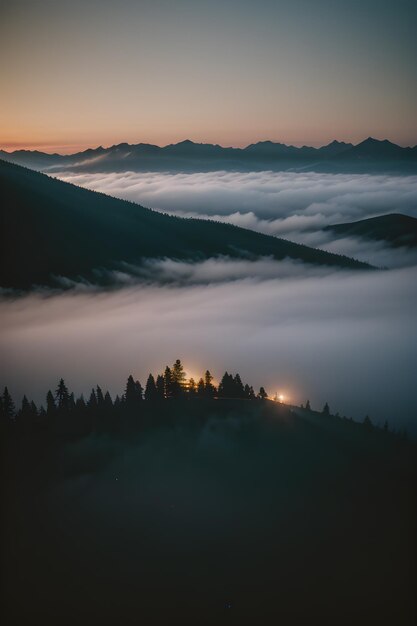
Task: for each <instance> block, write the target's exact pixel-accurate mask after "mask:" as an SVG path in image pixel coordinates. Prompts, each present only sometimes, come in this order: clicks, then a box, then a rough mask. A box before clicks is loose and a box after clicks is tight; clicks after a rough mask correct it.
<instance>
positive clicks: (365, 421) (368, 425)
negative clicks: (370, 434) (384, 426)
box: [363, 415, 374, 430]
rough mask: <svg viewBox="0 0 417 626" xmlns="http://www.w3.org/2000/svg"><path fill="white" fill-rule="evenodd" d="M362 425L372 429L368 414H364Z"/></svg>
mask: <svg viewBox="0 0 417 626" xmlns="http://www.w3.org/2000/svg"><path fill="white" fill-rule="evenodd" d="M363 425H364V427H365V429H366V430H372V429H373V427H374V425H373V424H372V420H371V418H370V417H369V415H366V416H365V419H364V420H363Z"/></svg>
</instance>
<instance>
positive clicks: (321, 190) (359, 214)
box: [58, 171, 417, 267]
mask: <svg viewBox="0 0 417 626" xmlns="http://www.w3.org/2000/svg"><path fill="white" fill-rule="evenodd" d="M58 176H59V177H60V178H62V179H63V180H66V181H69V182H72V183H74V184H77V185H81V186H84V187H87V188H89V189H94V190H96V191H101V192H104V193H107V194H109V195H112V196H116V197H118V198H122V199H126V200H131V201H134V202H138V203H139V204H142V205H144V206H148V207H150V208H153V209H157V210H161V211H164V212H167V213H170V214H173V215H178V216H182V217H202V218H206V219H215V220H218V221H221V222H228V223H231V224H235V225H237V226H242V227H243V228H250V229H252V230H256V231H259V232H262V233H265V234H268V235H276V236H279V237H285V238H286V239H290V240H292V241H296V242H298V243H305V244H307V245H310V246H313V247H320V248H323V249H326V250H329V251H330V252H336V253H340V254H346V255H347V256H353V257H355V258H358V259H360V260H364V261H367V262H369V263H371V264H374V265H377V266H387V267H401V266H406V265H414V264H416V262H417V254H416V252H415V251H410V250H409V249H407V248H402V249H395V250H394V249H392V248H391V247H390V246H388V245H385V244H384V243H383V242H375V241H370V240H368V241H365V242H364V241H363V240H360V239H353V238H346V239H343V240H336V241H333V237H332V234H331V233H330V232H323V231H322V228H323V227H324V226H327V225H329V224H337V223H344V222H353V221H356V220H362V219H366V218H368V217H374V216H377V215H383V214H386V213H405V214H406V215H411V216H415V217H417V177H416V176H388V175H371V174H363V175H354V174H318V173H314V172H306V173H299V172H297V173H294V172H279V173H276V172H269V171H265V172H249V173H243V172H222V171H219V172H209V173H197V174H171V173H160V172H157V173H153V172H143V173H141V172H123V173H103V174H99V173H94V174H77V173H71V172H62V173H60V174H58Z"/></svg>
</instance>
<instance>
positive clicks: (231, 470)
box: [0, 400, 417, 626]
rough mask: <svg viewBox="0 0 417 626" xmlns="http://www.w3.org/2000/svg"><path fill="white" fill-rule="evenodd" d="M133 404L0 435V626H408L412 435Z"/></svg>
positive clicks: (411, 611) (267, 411)
mask: <svg viewBox="0 0 417 626" xmlns="http://www.w3.org/2000/svg"><path fill="white" fill-rule="evenodd" d="M142 405H143V406H144V408H142V409H141V410H140V413H138V414H135V415H131V416H130V418H129V420H128V421H127V422H126V421H125V420H124V418H123V416H121V419H120V422H119V424H118V426H117V428H116V429H115V430H113V432H110V431H106V430H104V431H101V432H100V433H97V432H96V433H95V434H90V435H88V436H86V437H84V438H72V439H68V437H64V436H62V435H55V436H48V435H47V434H45V433H44V432H37V433H34V434H33V435H32V436H27V437H20V438H19V437H16V438H14V437H13V436H12V437H10V438H8V439H7V438H6V441H3V450H2V452H3V453H2V460H3V471H2V473H1V476H2V481H3V485H2V494H3V496H2V509H3V513H2V520H3V524H2V532H1V544H2V545H1V553H2V559H1V567H2V581H3V582H2V586H1V592H0V593H1V594H2V597H1V602H0V606H1V609H0V617H2V618H3V619H2V623H3V624H7V625H9V624H13V625H15V626H20V625H21V626H27V624H39V623H41V624H60V625H61V626H66V625H69V624H74V623H76V624H79V625H80V626H84V625H87V624H88V625H89V626H90V625H91V624H101V625H102V626H110V625H111V626H115V625H116V624H123V625H126V626H130V625H133V624H146V625H151V624H153V625H156V624H161V625H162V624H163V625H166V624H181V625H184V626H188V625H193V626H195V625H196V624H204V625H216V626H217V625H218V624H236V625H239V626H244V625H248V626H249V625H250V626H253V625H255V624H261V625H269V624H271V625H272V624H285V625H298V624H309V625H310V624H312V625H315V624H317V625H318V624H320V625H322V624H328V625H330V624H337V625H338V626H341V625H346V626H347V625H349V626H351V625H352V624H356V625H358V626H362V625H363V626H365V625H366V626H368V625H369V624H380V625H385V624H387V625H389V626H392V624H395V625H396V626H411V625H412V624H415V619H416V616H417V614H416V598H415V593H414V592H415V572H416V552H415V548H416V533H415V530H416V507H415V486H416V483H415V446H414V444H412V443H409V442H407V441H403V440H401V439H400V438H399V437H398V436H395V435H392V434H390V433H387V432H384V431H382V430H379V429H373V428H372V427H370V426H368V427H365V426H364V425H362V424H356V423H352V422H350V421H346V420H341V419H337V418H336V417H332V416H325V415H321V414H317V413H313V412H309V411H305V410H301V409H291V408H290V407H286V406H284V405H279V404H276V403H272V402H268V401H245V400H240V401H239V400H211V401H210V400H207V401H206V400H196V401H189V400H188V401H180V400H179V401H174V400H173V401H166V402H161V403H156V404H154V403H146V402H144V403H142Z"/></svg>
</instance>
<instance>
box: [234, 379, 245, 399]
mask: <svg viewBox="0 0 417 626" xmlns="http://www.w3.org/2000/svg"><path fill="white" fill-rule="evenodd" d="M233 385H234V394H235V398H244V396H245V394H244V388H243V384H242V379H241V378H240V376H239V374H236V376H235V377H234V379H233Z"/></svg>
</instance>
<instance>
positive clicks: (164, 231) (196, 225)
mask: <svg viewBox="0 0 417 626" xmlns="http://www.w3.org/2000/svg"><path fill="white" fill-rule="evenodd" d="M0 194H1V195H0V198H1V207H2V213H1V231H2V256H3V258H2V264H1V273H0V285H1V286H2V287H14V288H28V287H30V286H31V285H32V284H34V283H37V284H47V283H49V282H50V280H51V274H54V275H62V276H66V277H70V278H75V277H77V276H79V275H81V276H83V277H87V278H91V277H92V270H93V269H94V268H100V267H104V268H106V269H112V268H114V267H116V266H117V264H118V263H120V262H121V261H125V262H130V263H137V262H140V260H141V259H142V258H145V257H165V256H166V257H173V258H177V259H204V258H207V257H210V256H215V255H229V256H232V257H246V258H247V257H249V258H251V257H252V258H253V257H258V256H269V255H270V256H273V257H274V258H276V259H283V258H285V257H290V258H292V259H299V260H301V261H305V262H308V263H314V264H325V265H336V266H341V267H348V268H364V267H369V266H366V264H364V263H360V262H358V261H354V260H352V259H348V258H346V257H341V256H337V255H332V254H329V253H327V252H323V251H319V250H315V249H313V248H309V247H307V246H301V245H297V244H294V243H291V242H289V241H286V240H283V239H278V238H275V237H269V236H267V235H262V234H259V233H255V232H252V231H249V230H246V229H242V228H238V227H235V226H231V225H228V224H219V223H215V222H210V221H204V220H191V219H181V218H176V217H170V216H167V215H162V214H160V213H157V212H154V211H150V210H149V209H145V208H143V207H141V206H139V205H137V204H133V203H131V202H126V201H123V200H116V199H114V198H111V197H109V196H106V195H103V194H99V193H94V192H92V191H88V190H85V189H80V188H78V187H76V186H74V185H70V184H68V183H64V182H62V181H58V180H54V179H51V178H49V177H47V176H45V175H43V174H40V173H37V172H33V171H31V170H27V169H25V168H22V167H20V166H16V165H12V164H9V163H6V162H4V161H3V162H0Z"/></svg>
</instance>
